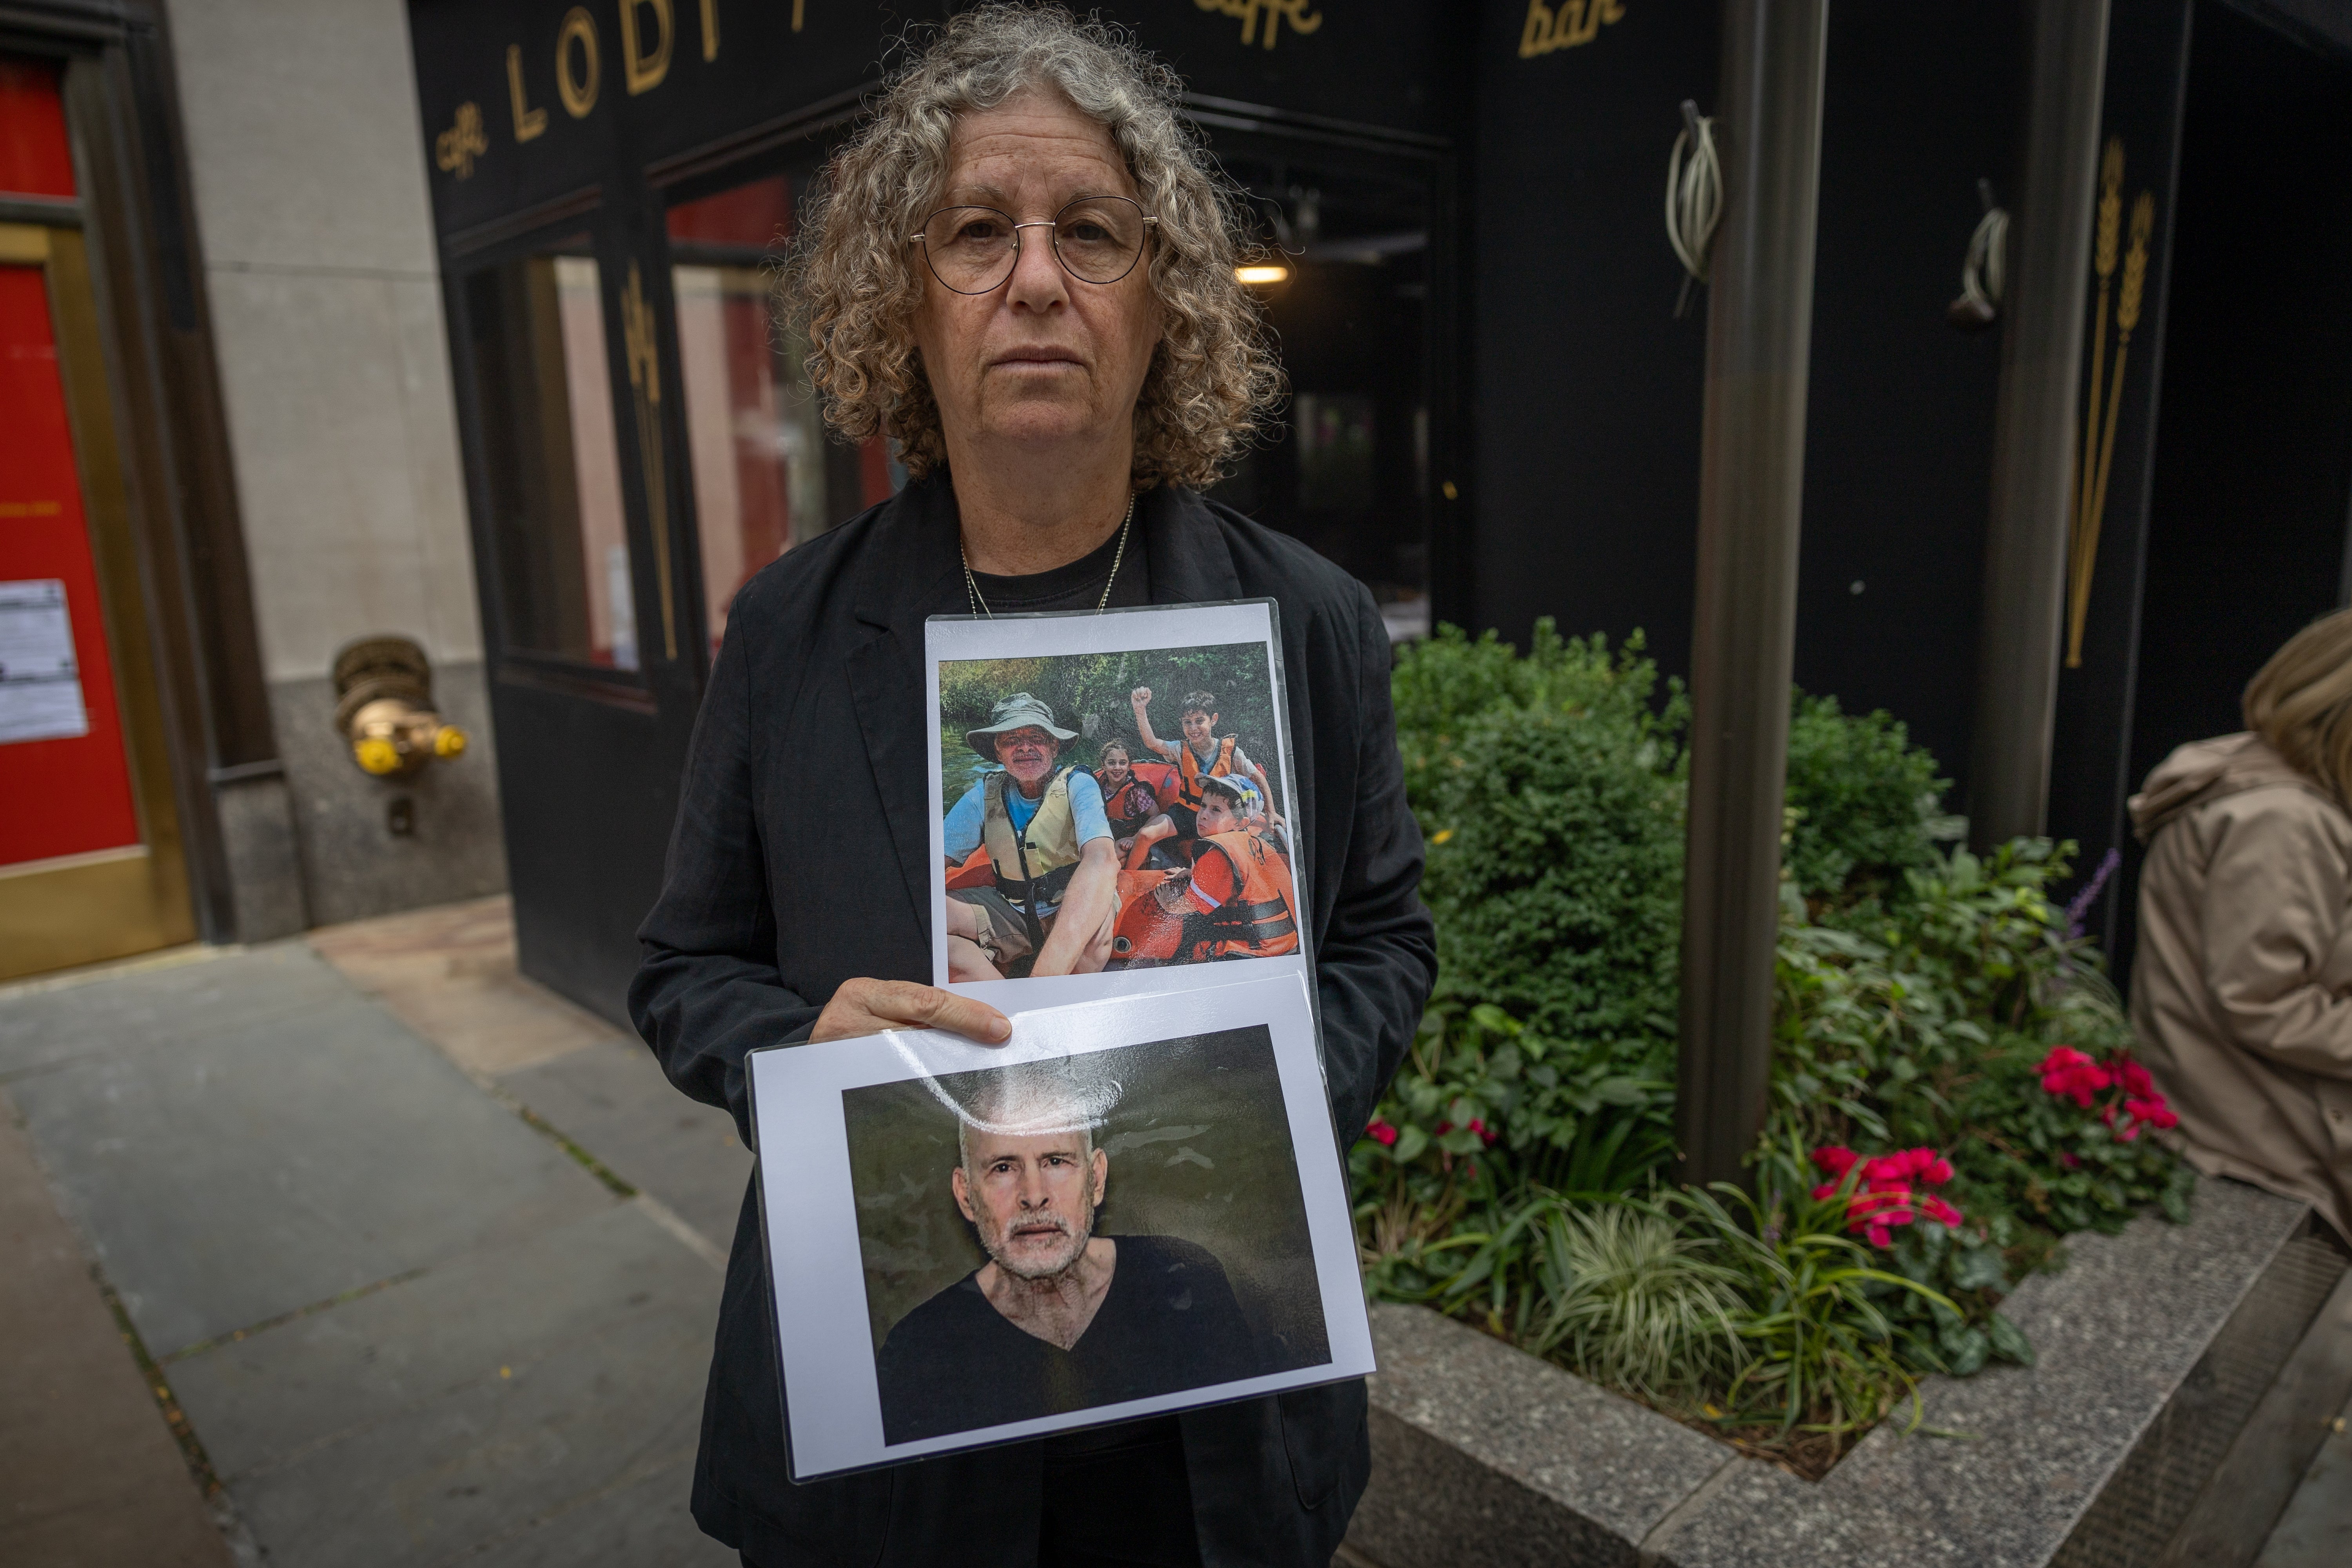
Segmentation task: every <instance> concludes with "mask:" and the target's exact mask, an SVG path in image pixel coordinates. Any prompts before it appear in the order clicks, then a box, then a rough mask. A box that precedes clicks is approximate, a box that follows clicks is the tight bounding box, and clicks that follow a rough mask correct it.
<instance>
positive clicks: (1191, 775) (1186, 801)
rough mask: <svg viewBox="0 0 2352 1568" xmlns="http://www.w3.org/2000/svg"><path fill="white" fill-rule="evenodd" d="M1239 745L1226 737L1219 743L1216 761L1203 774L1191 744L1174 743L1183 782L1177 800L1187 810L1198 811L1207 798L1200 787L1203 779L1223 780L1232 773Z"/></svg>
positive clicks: (1230, 737)
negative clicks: (1236, 747) (1236, 748)
mask: <svg viewBox="0 0 2352 1568" xmlns="http://www.w3.org/2000/svg"><path fill="white" fill-rule="evenodd" d="M1240 743H1241V742H1240V741H1239V740H1238V739H1237V738H1236V737H1234V736H1232V735H1227V736H1226V737H1225V738H1224V739H1223V740H1221V741H1219V742H1217V759H1216V761H1214V762H1213V763H1210V764H1209V767H1208V771H1207V772H1206V773H1203V772H1202V770H1201V759H1200V757H1199V755H1198V754H1197V753H1195V752H1193V750H1192V742H1190V741H1179V742H1176V765H1177V767H1178V768H1179V769H1181V772H1182V781H1183V782H1182V787H1181V792H1180V793H1179V794H1178V795H1177V799H1178V800H1179V801H1180V802H1181V803H1182V804H1183V805H1184V807H1185V808H1186V809H1187V810H1190V811H1198V810H1200V809H1201V803H1202V801H1203V800H1206V799H1207V798H1208V792H1207V791H1206V790H1205V789H1203V788H1202V780H1203V779H1215V778H1223V777H1225V776H1226V775H1227V774H1229V773H1232V772H1233V771H1234V747H1235V746H1237V745H1239V744H1240Z"/></svg>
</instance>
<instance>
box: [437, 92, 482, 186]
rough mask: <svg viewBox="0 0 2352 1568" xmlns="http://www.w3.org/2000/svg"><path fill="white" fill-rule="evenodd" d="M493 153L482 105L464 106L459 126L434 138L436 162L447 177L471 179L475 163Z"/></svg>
mask: <svg viewBox="0 0 2352 1568" xmlns="http://www.w3.org/2000/svg"><path fill="white" fill-rule="evenodd" d="M489 150H490V139H489V137H488V135H487V134H485V133H484V132H483V130H482V106H481V105H480V104H478V103H472V102H467V103H461V104H459V105H458V106H457V123H456V124H454V125H452V126H450V127H449V129H448V130H446V131H444V132H441V134H440V135H438V136H436V137H435V138H433V163H434V165H435V167H436V168H438V169H439V170H440V171H441V172H442V173H443V174H456V175H457V177H458V178H459V179H461V180H465V179H470V178H472V177H473V174H474V160H475V159H477V158H478V157H480V156H481V155H482V154H483V153H487V152H488V151H489Z"/></svg>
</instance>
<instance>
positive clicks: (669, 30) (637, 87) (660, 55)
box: [621, 0, 677, 98]
mask: <svg viewBox="0 0 2352 1568" xmlns="http://www.w3.org/2000/svg"><path fill="white" fill-rule="evenodd" d="M647 5H650V6H652V7H653V11H654V37H655V39H656V42H655V44H654V47H653V50H652V52H651V53H647V52H646V48H645V47H644V41H643V37H642V35H640V34H639V33H638V31H637V12H638V11H639V10H640V9H641V8H643V7H645V6H647ZM676 31H677V27H676V26H675V25H674V22H673V19H672V17H671V16H670V10H669V0H621V74H622V76H623V77H624V78H625V79H626V80H627V81H628V84H629V96H630V97H631V98H635V97H636V96H637V94H639V93H641V92H651V91H652V90H653V89H655V88H657V87H659V86H660V85H661V84H662V78H664V77H666V76H667V75H669V46H670V42H671V37H672V35H673V34H675V33H676Z"/></svg>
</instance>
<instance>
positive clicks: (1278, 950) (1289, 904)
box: [1186, 826, 1298, 963]
mask: <svg viewBox="0 0 2352 1568" xmlns="http://www.w3.org/2000/svg"><path fill="white" fill-rule="evenodd" d="M1213 855H1217V856H1223V858H1224V859H1225V861H1226V863H1227V864H1228V865H1230V866H1231V867H1232V868H1233V869H1234V881H1235V883H1237V884H1238V886H1239V890H1238V891H1237V892H1235V893H1234V895H1233V896H1232V897H1231V898H1228V899H1227V900H1225V901H1224V902H1223V904H1221V905H1220V906H1218V907H1217V908H1216V909H1215V910H1211V911H1209V912H1208V913H1206V914H1201V913H1194V914H1192V915H1191V916H1189V917H1188V929H1187V931H1186V935H1187V936H1188V938H1190V939H1191V941H1190V945H1191V952H1190V954H1189V956H1190V957H1191V958H1192V961H1193V962H1194V963H1200V962H1202V961H1203V960H1207V959H1212V958H1274V957H1278V956H1279V955H1281V954H1283V953H1286V952H1297V951H1298V908H1297V902H1296V898H1297V895H1296V894H1295V893H1294V891H1293V885H1292V882H1291V877H1290V857H1289V855H1288V854H1286V852H1285V851H1284V848H1283V845H1282V840H1281V839H1280V838H1279V837H1277V836H1276V834H1275V833H1274V832H1273V831H1272V830H1270V829H1268V828H1266V827H1265V826H1252V827H1246V828H1239V829H1236V830H1234V832H1231V833H1216V834H1212V835H1210V836H1209V837H1206V838H1203V839H1202V840H1201V841H1200V842H1199V843H1198V844H1196V845H1194V846H1193V849H1192V865H1193V872H1192V875H1193V878H1194V879H1195V885H1196V886H1197V885H1198V879H1199V877H1200V874H1201V873H1200V869H1199V868H1200V867H1201V866H1202V864H1203V863H1205V862H1206V861H1207V860H1208V859H1209V858H1210V857H1211V856H1213Z"/></svg>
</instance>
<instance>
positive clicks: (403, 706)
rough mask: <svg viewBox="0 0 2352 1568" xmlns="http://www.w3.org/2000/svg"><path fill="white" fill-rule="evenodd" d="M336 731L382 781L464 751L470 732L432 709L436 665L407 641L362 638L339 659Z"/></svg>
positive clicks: (336, 687) (356, 758) (421, 650)
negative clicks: (442, 717) (445, 720)
mask: <svg viewBox="0 0 2352 1568" xmlns="http://www.w3.org/2000/svg"><path fill="white" fill-rule="evenodd" d="M335 728H336V729H337V730H339V731H341V732H342V735H343V738H344V739H345V740H346V741H348V742H351V748H352V760H353V761H354V762H356V763H359V765H360V766H361V767H362V768H363V769H365V770H366V771H367V772H369V773H373V774H375V775H376V776H377V777H378V778H392V777H394V776H402V775H406V774H409V773H415V772H416V771H417V770H418V769H420V768H422V767H424V766H425V763H429V762H431V761H432V760H433V759H434V758H436V757H440V758H443V759H455V758H457V757H460V756H463V755H464V754H465V752H466V731H463V730H460V729H459V728H457V726H456V725H455V724H448V723H444V722H443V721H442V719H441V715H440V714H439V713H438V712H436V711H435V710H434V707H433V666H432V664H431V662H430V661H428V660H427V659H426V658H425V650H424V649H423V648H421V647H417V646H416V645H415V643H413V642H411V641H409V639H408V638H406V637H362V638H361V639H360V640H359V641H358V642H355V643H352V644H350V645H348V646H347V647H344V649H343V650H342V651H341V653H339V654H337V655H336V656H335Z"/></svg>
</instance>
